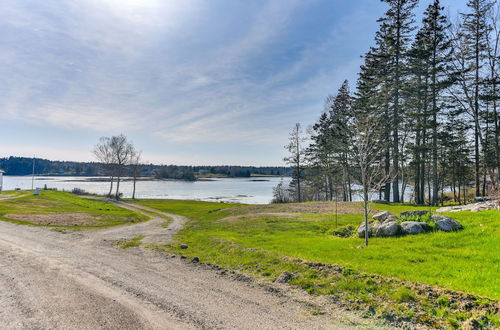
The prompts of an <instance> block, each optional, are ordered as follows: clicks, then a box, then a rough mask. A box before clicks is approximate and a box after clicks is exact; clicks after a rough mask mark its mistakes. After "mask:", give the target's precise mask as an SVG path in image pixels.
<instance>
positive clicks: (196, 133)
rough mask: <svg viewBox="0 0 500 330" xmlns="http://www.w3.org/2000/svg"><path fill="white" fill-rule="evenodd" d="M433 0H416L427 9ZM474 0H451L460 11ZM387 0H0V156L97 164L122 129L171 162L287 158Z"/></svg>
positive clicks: (156, 158) (351, 64)
mask: <svg viewBox="0 0 500 330" xmlns="http://www.w3.org/2000/svg"><path fill="white" fill-rule="evenodd" d="M429 2H430V0H426V1H424V0H422V1H421V4H420V7H419V9H418V12H419V13H420V12H422V11H423V10H424V8H425V6H426V5H427V4H428V3H429ZM465 2H466V0H448V1H443V4H444V5H445V6H447V7H449V10H450V12H451V13H452V14H455V13H456V12H457V11H458V10H462V9H463V8H464V7H465ZM385 9H386V7H385V5H384V4H383V3H381V2H379V1H377V0H351V1H344V0H269V1H266V0H252V1H249V0H203V1H201V0H176V1H173V0H172V1H167V0H79V1H74V0H44V1H38V0H2V1H1V2H0V29H1V31H2V33H1V34H0V77H1V79H0V114H1V116H0V120H1V121H0V123H1V129H0V157H4V156H9V155H18V156H29V157H31V156H32V155H36V156H37V157H43V158H49V159H54V160H56V159H57V160H81V161H88V160H93V158H92V154H91V150H92V147H93V145H94V144H95V143H96V142H97V140H98V138H99V137H101V136H110V135H113V134H120V133H123V134H125V135H127V136H128V137H129V138H130V139H131V140H133V142H134V144H135V145H136V146H137V148H139V149H141V150H143V154H144V159H145V160H147V161H150V162H154V163H164V164H207V165H209V164H235V165H282V164H283V162H282V158H283V157H284V155H285V150H284V148H283V145H285V144H286V142H287V138H288V132H289V130H290V129H291V127H292V126H293V125H294V123H296V122H300V123H301V124H302V125H303V126H304V127H307V126H308V125H310V124H312V123H313V122H314V121H315V120H316V119H317V118H318V116H319V115H320V113H321V111H322V109H323V101H324V99H325V98H326V96H327V95H328V94H334V93H335V92H336V90H337V89H338V87H339V86H340V84H341V83H342V81H343V80H344V79H349V81H350V82H351V85H354V82H355V79H356V75H357V72H358V68H359V65H360V64H361V61H362V59H361V58H360V55H362V54H363V53H364V52H366V51H367V50H368V48H369V46H370V45H371V44H372V42H373V36H374V34H375V32H376V30H377V28H378V24H377V22H376V20H377V18H379V17H380V16H381V15H382V14H383V13H384V11H385Z"/></svg>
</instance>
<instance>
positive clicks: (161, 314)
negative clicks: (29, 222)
mask: <svg viewBox="0 0 500 330" xmlns="http://www.w3.org/2000/svg"><path fill="white" fill-rule="evenodd" d="M122 206H124V207H133V208H137V206H131V205H122ZM141 209H142V210H143V211H144V210H146V211H150V210H147V209H144V208H141ZM157 214H158V212H157ZM164 216H169V217H171V218H172V222H171V223H170V225H169V226H168V228H163V227H162V226H161V225H162V223H163V222H164V221H165V220H164ZM185 221H186V219H185V218H183V217H180V216H176V215H171V214H160V215H158V216H154V219H152V220H151V221H148V222H144V223H141V224H137V225H131V226H121V227H116V228H112V229H106V230H101V231H92V232H76V233H68V234H63V233H59V232H55V231H52V230H49V229H47V228H42V227H28V226H20V225H15V224H12V223H8V222H3V221H0V327H1V328H2V329H68V328H71V329H176V328H180V329H189V328H203V329H213V328H216V329H220V328H226V329H227V328H231V329H233V328H238V329H256V328H260V329H285V328H287V329H290V328H295V329H306V328H307V329H310V328H334V329H339V328H353V327H360V326H362V324H365V325H366V324H369V328H374V326H373V325H372V324H371V325H370V323H369V321H367V320H364V319H361V318H358V317H356V316H355V315H354V314H351V313H349V312H345V311H341V310H335V309H334V305H332V304H324V301H322V300H321V299H319V300H318V299H316V298H312V297H309V296H308V295H305V294H303V293H302V292H300V291H284V292H277V291H274V290H267V291H266V290H263V289H262V288H261V287H260V286H259V285H257V284H255V283H253V282H241V281H236V280H234V279H232V278H230V277H228V276H224V275H220V274H218V273H216V272H215V271H213V270H211V269H208V268H207V267H204V266H202V265H195V264H190V263H187V262H184V261H181V260H179V258H170V257H169V256H167V255H165V254H162V253H156V252H154V251H150V250H148V249H143V248H133V249H127V250H123V249H119V248H117V247H116V246H114V245H113V244H111V242H110V241H112V240H115V239H127V238H131V237H135V236H143V235H149V237H151V238H150V240H151V241H152V242H168V241H169V240H170V239H171V236H172V234H173V233H175V232H176V231H177V230H179V229H180V228H181V227H182V224H183V223H184V222H185ZM330 305H331V306H330ZM319 306H323V307H321V308H325V307H324V306H330V307H328V308H329V310H326V311H327V313H326V314H324V315H316V316H313V315H312V313H311V311H312V310H317V309H318V308H320V307H319Z"/></svg>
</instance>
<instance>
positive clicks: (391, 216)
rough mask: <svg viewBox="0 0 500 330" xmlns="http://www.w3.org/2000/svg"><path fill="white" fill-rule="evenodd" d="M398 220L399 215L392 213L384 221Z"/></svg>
mask: <svg viewBox="0 0 500 330" xmlns="http://www.w3.org/2000/svg"><path fill="white" fill-rule="evenodd" d="M397 220H398V217H397V216H395V215H392V214H391V215H390V216H388V217H387V219H385V220H384V221H383V222H390V221H397Z"/></svg>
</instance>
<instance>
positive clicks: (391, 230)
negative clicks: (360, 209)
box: [374, 221, 401, 237]
mask: <svg viewBox="0 0 500 330" xmlns="http://www.w3.org/2000/svg"><path fill="white" fill-rule="evenodd" d="M400 233H401V226H400V225H399V223H397V222H395V221H389V222H383V223H379V224H378V225H377V226H376V227H375V229H374V236H376V237H390V236H396V235H398V234H400Z"/></svg>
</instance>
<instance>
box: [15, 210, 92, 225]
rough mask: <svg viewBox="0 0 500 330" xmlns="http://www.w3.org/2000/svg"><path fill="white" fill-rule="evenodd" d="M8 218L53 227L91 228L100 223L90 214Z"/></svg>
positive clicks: (16, 215)
mask: <svg viewBox="0 0 500 330" xmlns="http://www.w3.org/2000/svg"><path fill="white" fill-rule="evenodd" d="M5 217H6V218H9V219H14V220H21V221H26V222H30V223H34V224H37V225H53V226H91V225H96V224H98V223H99V222H98V221H97V218H96V217H94V216H92V215H91V214H88V213H80V212H73V213H71V212H61V213H38V214H6V215H5Z"/></svg>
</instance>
